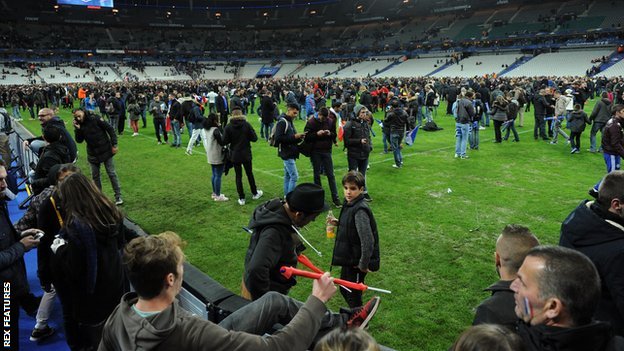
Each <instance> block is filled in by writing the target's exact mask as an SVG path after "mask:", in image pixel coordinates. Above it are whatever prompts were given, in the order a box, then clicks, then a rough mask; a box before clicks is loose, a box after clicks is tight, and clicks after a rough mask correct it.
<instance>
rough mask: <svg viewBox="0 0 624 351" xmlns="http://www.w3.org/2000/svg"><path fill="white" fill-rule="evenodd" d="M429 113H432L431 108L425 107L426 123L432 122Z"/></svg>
mask: <svg viewBox="0 0 624 351" xmlns="http://www.w3.org/2000/svg"><path fill="white" fill-rule="evenodd" d="M431 111H433V108H431V107H425V119H426V120H427V122H432V121H433V117H431Z"/></svg>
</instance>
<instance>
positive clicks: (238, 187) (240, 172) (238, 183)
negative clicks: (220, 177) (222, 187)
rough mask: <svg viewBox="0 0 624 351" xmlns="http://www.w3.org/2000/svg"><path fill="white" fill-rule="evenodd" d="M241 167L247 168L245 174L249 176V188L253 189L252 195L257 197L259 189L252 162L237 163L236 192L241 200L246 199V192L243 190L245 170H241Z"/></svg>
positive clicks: (235, 166) (235, 168) (235, 167)
mask: <svg viewBox="0 0 624 351" xmlns="http://www.w3.org/2000/svg"><path fill="white" fill-rule="evenodd" d="M241 166H242V167H244V168H245V174H246V175H247V180H248V181H249V188H250V189H251V193H252V194H253V195H256V194H257V193H258V189H257V188H256V179H255V178H254V175H253V168H252V166H251V161H248V162H243V163H235V164H234V172H235V173H236V192H238V198H239V199H244V198H245V190H244V189H243V170H242V169H241Z"/></svg>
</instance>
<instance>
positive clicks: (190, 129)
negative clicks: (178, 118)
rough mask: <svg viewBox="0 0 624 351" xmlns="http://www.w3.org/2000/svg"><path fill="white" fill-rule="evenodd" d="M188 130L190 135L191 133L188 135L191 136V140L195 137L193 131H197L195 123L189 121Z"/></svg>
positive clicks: (187, 123)
mask: <svg viewBox="0 0 624 351" xmlns="http://www.w3.org/2000/svg"><path fill="white" fill-rule="evenodd" d="M186 129H187V130H188V133H189V134H188V135H189V138H190V137H191V135H193V130H195V126H194V125H193V123H191V122H188V121H187V122H186Z"/></svg>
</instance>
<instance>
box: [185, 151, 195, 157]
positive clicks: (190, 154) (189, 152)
mask: <svg viewBox="0 0 624 351" xmlns="http://www.w3.org/2000/svg"><path fill="white" fill-rule="evenodd" d="M184 153H185V154H186V156H193V152H192V151H188V150H186V151H185V152H184Z"/></svg>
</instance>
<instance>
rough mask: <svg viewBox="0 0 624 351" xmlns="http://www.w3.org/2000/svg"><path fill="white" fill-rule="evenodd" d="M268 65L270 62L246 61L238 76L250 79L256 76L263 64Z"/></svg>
mask: <svg viewBox="0 0 624 351" xmlns="http://www.w3.org/2000/svg"><path fill="white" fill-rule="evenodd" d="M265 65H266V66H270V65H271V63H270V62H247V64H245V65H244V66H243V67H242V68H241V73H240V75H239V78H241V79H250V78H256V75H257V74H258V71H259V70H260V69H261V68H262V67H264V66H265Z"/></svg>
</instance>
